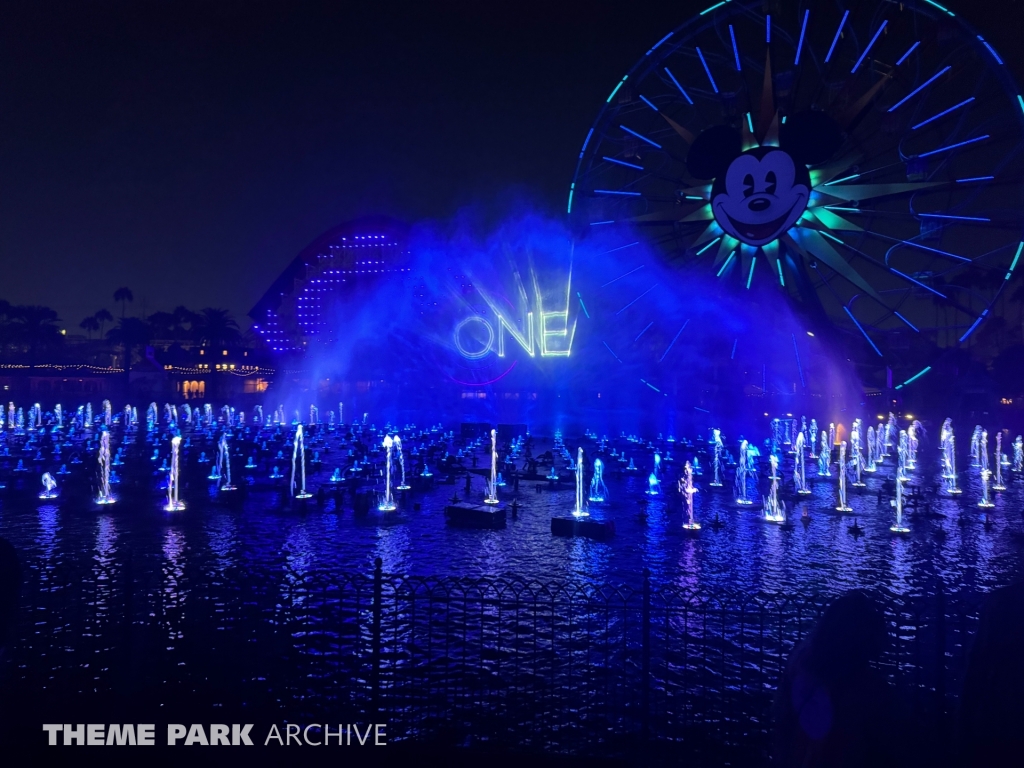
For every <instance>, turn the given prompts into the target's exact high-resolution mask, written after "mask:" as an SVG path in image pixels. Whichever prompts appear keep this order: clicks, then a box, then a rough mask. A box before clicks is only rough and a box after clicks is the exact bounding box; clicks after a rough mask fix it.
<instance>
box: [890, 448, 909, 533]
mask: <svg viewBox="0 0 1024 768" xmlns="http://www.w3.org/2000/svg"><path fill="white" fill-rule="evenodd" d="M899 450H900V452H901V453H903V452H905V449H904V448H903V447H902V446H900V448H899ZM892 505H893V507H895V508H896V522H895V523H893V524H892V526H891V527H890V528H889V530H890V531H892V532H893V533H910V529H909V528H907V526H906V525H904V523H903V483H896V498H895V499H894V500H893V501H892Z"/></svg>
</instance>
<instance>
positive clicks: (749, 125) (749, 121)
mask: <svg viewBox="0 0 1024 768" xmlns="http://www.w3.org/2000/svg"><path fill="white" fill-rule="evenodd" d="M747 128H749V129H750V133H751V135H753V133H754V121H753V120H751V119H750V113H749V112H747Z"/></svg>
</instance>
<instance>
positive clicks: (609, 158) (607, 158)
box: [601, 156, 644, 171]
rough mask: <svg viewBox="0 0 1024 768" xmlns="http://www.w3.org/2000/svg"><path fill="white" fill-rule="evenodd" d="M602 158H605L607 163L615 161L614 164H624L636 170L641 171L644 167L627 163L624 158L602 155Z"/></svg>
mask: <svg viewBox="0 0 1024 768" xmlns="http://www.w3.org/2000/svg"><path fill="white" fill-rule="evenodd" d="M601 159H602V160H607V161H608V162H609V163H615V164H616V165H624V166H626V167H627V168H636V169H637V170H638V171H642V170H643V169H644V167H643V166H642V165H637V164H636V163H627V162H626V161H625V160H616V159H615V158H614V157H607V156H603V157H602V158H601Z"/></svg>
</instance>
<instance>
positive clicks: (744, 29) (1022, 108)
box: [568, 0, 1024, 384]
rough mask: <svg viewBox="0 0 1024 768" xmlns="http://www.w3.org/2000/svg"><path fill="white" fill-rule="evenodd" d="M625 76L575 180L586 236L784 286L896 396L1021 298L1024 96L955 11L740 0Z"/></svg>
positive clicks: (719, 8) (710, 14) (574, 206)
mask: <svg viewBox="0 0 1024 768" xmlns="http://www.w3.org/2000/svg"><path fill="white" fill-rule="evenodd" d="M766 9H770V11H769V12H768V13H766ZM611 85H612V86H613V87H612V88H611V89H610V91H611V92H610V95H609V97H608V99H607V100H606V102H605V103H604V104H603V105H602V106H601V109H600V112H599V113H598V116H597V119H596V121H595V122H594V124H593V126H592V127H591V129H590V131H589V132H588V133H587V135H586V137H585V140H584V143H583V146H582V149H581V151H580V153H579V158H578V163H577V168H576V173H575V175H574V178H573V181H572V184H571V185H570V189H569V199H568V214H569V220H570V224H571V226H572V228H573V232H574V236H575V237H577V238H579V239H580V240H583V239H585V238H586V237H587V236H589V235H590V234H591V233H593V232H594V231H595V230H597V229H601V230H602V231H603V232H604V233H605V235H607V233H608V232H616V231H618V232H620V233H621V243H622V244H623V246H625V245H626V244H627V243H629V242H632V241H635V240H636V239H637V233H638V232H639V233H640V235H641V236H642V237H644V238H646V241H647V243H648V244H650V245H654V246H656V247H657V248H658V249H659V250H660V251H661V253H662V254H663V255H664V256H665V257H666V261H667V262H668V263H671V264H673V265H674V266H678V267H681V268H684V269H687V268H691V269H697V270H702V271H703V272H704V273H705V274H710V275H713V276H717V278H718V281H719V282H720V283H722V284H728V285H730V286H731V287H732V288H733V289H735V290H738V291H740V292H743V291H745V290H750V289H751V288H752V287H756V286H757V285H758V283H760V282H762V281H767V282H771V283H773V284H774V287H775V290H776V291H778V292H779V294H780V295H781V297H784V298H785V299H786V300H788V301H790V302H792V303H794V304H795V305H797V306H798V307H802V308H804V309H805V310H807V311H808V312H809V313H810V314H813V315H815V316H817V317H819V318H822V319H824V320H827V321H828V322H829V323H831V324H832V325H834V326H836V327H837V328H839V329H841V330H842V331H843V332H845V333H847V334H849V335H850V336H851V338H853V339H858V340H859V343H860V349H861V350H862V351H863V353H864V356H865V359H869V360H870V359H875V360H877V361H878V362H884V363H885V364H887V365H889V366H890V367H892V368H893V369H894V375H895V382H896V383H899V382H904V384H906V383H911V382H912V381H916V380H917V378H920V373H921V372H926V371H927V370H929V368H928V366H930V365H932V364H933V362H934V361H935V360H936V359H938V357H939V356H940V355H941V353H943V352H945V351H946V350H949V349H952V348H955V347H958V346H960V345H962V344H965V343H969V342H971V341H972V340H973V338H975V334H976V333H977V332H978V330H979V328H981V327H982V325H983V321H984V320H985V319H986V318H988V317H990V316H991V315H992V314H994V313H995V312H994V310H995V308H996V305H997V303H999V302H1002V301H1005V300H1006V299H1007V298H1008V296H1007V293H1008V292H1007V291H1006V287H1007V285H1008V284H1009V282H1010V280H1011V279H1012V278H1013V276H1014V274H1015V272H1016V270H1017V269H1018V266H1019V264H1018V262H1019V260H1020V255H1021V252H1022V251H1024V220H1022V216H1021V210H1024V184H1022V182H1024V153H1022V152H1021V151H1020V147H1021V146H1024V96H1022V95H1021V91H1020V89H1019V88H1018V87H1017V85H1016V84H1015V83H1014V82H1013V79H1012V77H1011V76H1010V73H1009V72H1008V70H1007V68H1006V65H1005V62H1004V61H1003V59H1002V58H1001V57H1000V56H999V54H998V53H997V52H996V51H995V49H994V48H993V47H992V46H991V45H990V44H989V43H988V42H987V41H986V40H985V39H984V36H983V35H979V34H978V33H977V32H976V31H974V30H972V29H971V28H970V27H968V25H966V24H965V23H964V22H963V20H962V19H961V18H960V17H959V16H957V15H956V12H955V10H953V9H949V8H946V7H945V6H943V5H940V4H938V3H934V2H929V0H909V1H908V2H903V3H892V2H888V0H869V1H868V2H852V0H838V1H833V0H828V2H826V1H825V0H810V1H809V2H808V1H807V0H804V2H797V0H780V1H779V2H776V3H771V4H765V3H764V2H762V1H761V0H726V2H720V3H717V4H715V5H711V6H709V7H708V8H706V9H705V10H704V11H702V12H701V13H699V14H698V15H697V16H696V17H694V18H693V19H691V20H690V21H689V22H687V23H685V24H683V25H682V26H680V27H678V28H677V29H675V30H673V31H672V32H670V33H669V34H667V35H665V36H664V37H662V38H661V39H660V40H658V41H657V42H656V43H655V44H654V45H653V46H652V47H651V48H650V49H649V50H648V51H647V52H646V53H644V55H643V56H642V57H641V58H640V60H639V61H638V62H637V63H636V64H635V65H634V67H633V68H632V69H631V70H630V71H629V72H628V73H626V74H625V76H624V77H623V78H622V79H621V80H620V81H619V82H618V83H615V84H611ZM759 265H760V266H759ZM640 330H641V329H639V328H638V329H637V332H639V331H640Z"/></svg>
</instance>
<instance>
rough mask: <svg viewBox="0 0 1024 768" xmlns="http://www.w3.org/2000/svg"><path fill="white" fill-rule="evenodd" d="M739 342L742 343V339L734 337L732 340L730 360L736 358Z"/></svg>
mask: <svg viewBox="0 0 1024 768" xmlns="http://www.w3.org/2000/svg"><path fill="white" fill-rule="evenodd" d="M739 343H740V340H739V339H738V338H736V339H733V342H732V354H731V355H729V359H730V360H735V359H736V345H737V344H739Z"/></svg>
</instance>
